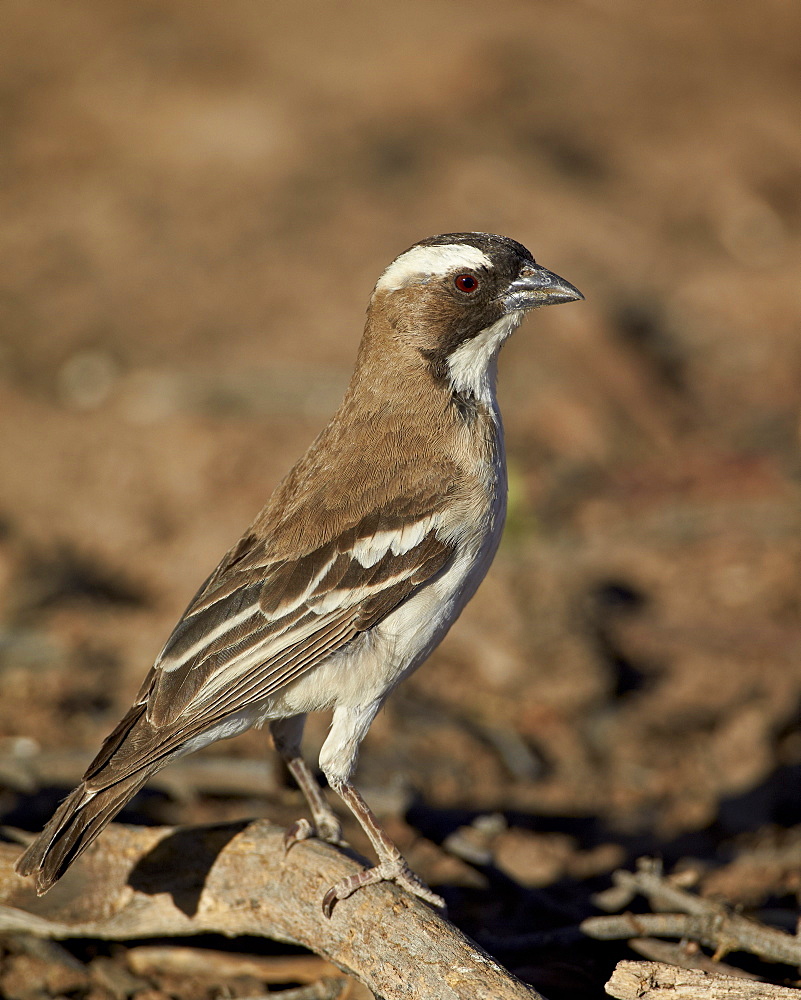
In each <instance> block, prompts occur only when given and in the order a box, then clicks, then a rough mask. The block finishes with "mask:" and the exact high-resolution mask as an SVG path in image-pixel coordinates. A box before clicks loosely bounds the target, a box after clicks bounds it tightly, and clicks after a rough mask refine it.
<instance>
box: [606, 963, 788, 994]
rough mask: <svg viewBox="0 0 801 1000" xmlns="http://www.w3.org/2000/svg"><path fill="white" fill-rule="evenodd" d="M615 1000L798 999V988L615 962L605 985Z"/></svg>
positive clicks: (705, 973)
mask: <svg viewBox="0 0 801 1000" xmlns="http://www.w3.org/2000/svg"><path fill="white" fill-rule="evenodd" d="M606 992H607V993H608V994H609V995H610V996H612V997H616V998H617V1000H660V998H663V997H664V998H665V1000H668V998H670V1000H799V998H801V991H799V990H792V989H788V988H787V987H785V986H771V985H770V984H769V983H755V982H753V981H752V980H749V979H735V978H734V977H732V976H718V975H713V974H712V973H709V972H699V971H697V970H692V969H679V968H677V967H676V966H675V965H662V964H660V963H659V962H619V963H618V966H617V968H616V969H615V971H614V972H613V973H612V978H611V979H610V980H609V982H608V983H607V984H606Z"/></svg>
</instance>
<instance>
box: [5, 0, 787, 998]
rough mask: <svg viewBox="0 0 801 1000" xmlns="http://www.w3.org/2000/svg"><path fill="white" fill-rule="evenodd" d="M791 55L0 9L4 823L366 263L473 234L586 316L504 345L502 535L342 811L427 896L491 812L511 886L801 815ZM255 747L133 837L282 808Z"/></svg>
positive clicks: (291, 421)
mask: <svg viewBox="0 0 801 1000" xmlns="http://www.w3.org/2000/svg"><path fill="white" fill-rule="evenodd" d="M799 38H801V7H799V5H797V4H794V3H791V2H789V0H764V2H763V3H761V4H759V5H743V4H709V3H707V4H698V3H685V2H682V0H680V2H675V0H651V2H650V3H648V4H646V5H643V4H641V3H638V2H636V0H559V2H555V0H553V2H546V0H538V2H520V0H518V2H514V0H506V2H503V3H500V4H483V3H478V2H467V3H459V4H456V3H451V2H444V0H426V2H420V0H414V2H408V3H406V4H403V5H398V4H389V3H383V2H375V3H372V4H362V3H357V2H352V0H339V2H337V3H322V2H318V3H296V4H279V3H271V2H266V0H261V2H256V0H227V2H226V3H224V4H221V3H208V2H191V3H190V2H188V0H187V2H185V0H159V2H150V0H146V2H137V3H126V2H122V0H102V2H100V0H71V2H70V3H69V4H62V3H54V4H50V5H47V6H46V7H42V6H41V5H33V4H30V3H26V2H24V0H6V3H5V4H4V5H3V14H2V31H0V115H2V126H0V185H1V186H0V217H1V218H2V226H1V227H0V338H1V339H0V414H2V427H3V431H2V439H1V441H0V613H1V615H2V620H1V621H0V629H1V631H0V693H1V696H0V779H2V783H3V788H4V790H2V791H0V807H2V812H3V817H4V819H5V821H6V822H9V823H14V824H16V825H18V826H23V827H28V828H33V827H36V826H37V824H39V823H41V822H43V821H44V819H46V818H47V816H48V815H49V811H50V809H51V808H52V806H53V804H54V802H55V801H56V800H57V798H58V797H59V796H61V795H63V794H64V792H65V791H66V789H67V787H68V786H71V784H72V783H73V781H74V780H77V779H78V777H79V776H80V773H81V772H82V770H83V767H84V765H85V764H86V763H87V762H88V759H89V758H90V757H91V756H92V754H93V753H94V751H95V749H96V748H97V746H98V744H99V742H100V740H101V739H102V738H103V736H105V734H106V733H107V732H108V731H109V730H110V728H112V727H113V725H114V724H115V723H116V721H117V719H118V717H119V716H120V715H121V713H122V712H123V711H124V710H125V709H126V708H127V706H128V704H129V703H130V700H131V698H132V697H133V695H134V694H135V692H136V690H137V688H138V686H139V683H140V681H141V679H142V677H143V676H144V673H145V672H146V670H147V669H148V667H149V665H150V663H151V662H152V660H153V658H154V656H155V655H156V653H157V652H158V650H159V649H160V647H161V644H162V643H163V641H164V639H165V637H166V635H167V634H168V632H169V630H170V628H171V626H172V624H173V623H174V621H175V620H176V618H177V616H178V615H179V614H180V612H181V611H182V609H183V607H184V606H185V604H186V603H187V602H188V600H189V598H190V597H191V596H192V594H193V593H194V591H195V589H196V587H197V586H198V584H199V583H200V581H201V580H202V579H203V578H204V577H205V576H206V575H207V573H208V572H209V571H210V570H211V569H212V568H213V566H214V565H215V564H216V562H217V560H218V559H219V557H220V556H221V554H222V553H223V552H224V550H225V549H226V548H227V547H228V546H229V545H230V544H232V543H233V542H234V541H235V540H236V539H237V538H238V536H239V534H240V532H241V531H242V529H243V528H244V526H245V525H246V524H247V523H248V522H249V521H250V520H251V519H252V517H253V516H254V514H255V513H256V511H257V510H258V509H259V507H260V506H261V504H262V503H263V501H264V499H265V498H266V497H267V495H268V494H269V492H270V491H271V490H272V488H273V486H274V485H275V484H276V482H277V481H278V479H279V478H280V477H281V476H282V475H283V474H284V473H285V472H286V471H287V469H288V468H289V466H290V465H291V463H292V462H293V461H294V460H295V459H296V458H297V457H298V456H299V455H300V453H301V452H302V451H303V450H304V449H305V447H306V446H307V445H308V443H309V442H310V441H311V439H312V438H313V437H314V435H315V434H316V433H317V431H318V430H319V429H320V428H321V427H322V425H323V424H324V422H325V421H326V420H327V418H328V416H329V415H330V414H331V412H332V411H333V409H334V408H335V406H336V405H337V403H338V400H339V398H340V395H341V393H342V391H343V389H344V387H345V385H346V382H347V379H348V377H349V373H350V370H351V367H352V363H353V360H354V357H355V352H356V347H357V344H358V341H359V337H360V334H361V329H362V324H363V316H364V309H365V306H366V303H367V299H368V297H369V294H370V291H371V289H372V286H373V283H374V282H375V280H376V278H377V276H378V274H379V273H380V271H381V270H382V269H383V268H384V267H385V266H386V264H387V263H389V261H390V260H391V259H392V258H393V257H395V256H396V255H397V254H398V253H399V252H401V251H402V250H404V249H405V248H406V247H407V246H409V245H410V244H411V243H413V242H415V241H416V240H418V239H420V238H422V237H425V236H428V235H432V234H434V233H439V232H449V231H460V230H484V231H489V232H496V233H502V234H505V235H509V236H512V237H514V238H515V239H517V240H519V241H520V242H522V243H524V244H525V245H526V246H528V247H529V248H530V249H531V250H532V251H533V253H534V255H535V256H536V257H537V259H538V260H539V261H540V262H541V263H543V264H544V265H545V266H546V267H548V268H551V269H553V270H555V271H557V272H558V273H559V274H562V275H563V276H564V277H566V278H567V279H568V280H569V281H571V282H573V283H575V284H576V285H577V286H578V287H579V288H581V290H582V291H583V292H584V294H585V296H586V302H584V303H581V304H577V305H573V306H570V307H569V308H563V309H562V308H560V309H549V310H546V311H544V312H542V313H540V314H537V315H536V316H534V317H532V318H530V319H529V320H527V322H526V324H525V326H524V327H523V328H522V329H521V330H520V331H519V333H518V334H517V335H516V337H515V338H513V340H512V341H511V342H510V343H509V344H508V346H507V347H506V348H505V349H504V352H503V355H502V358H501V366H500V398H501V405H502V409H503V412H504V417H505V423H506V427H507V442H508V449H509V463H510V478H511V505H510V515H509V523H508V527H507V531H506V535H505V539H504V542H503V545H502V548H501V550H500V553H499V555H498V557H497V559H496V562H495V564H494V566H493V568H492V570H491V572H490V574H489V577H488V579H487V580H486V582H485V583H484V585H483V586H482V588H481V590H480V591H479V594H478V596H477V598H476V599H475V600H474V601H473V603H472V604H471V605H470V606H469V608H468V609H467V611H466V612H465V614H464V615H463V617H462V619H461V620H460V622H459V623H458V624H457V625H456V627H455V628H454V629H453V631H452V633H451V635H450V636H449V637H448V639H447V640H446V641H445V642H444V643H443V645H442V647H441V648H440V649H439V650H438V651H437V652H436V653H435V655H434V656H433V657H432V658H431V662H430V663H429V664H428V665H427V666H426V667H425V668H424V669H422V670H421V671H420V672H419V673H418V674H417V675H416V676H414V677H413V678H412V679H411V680H410V681H408V682H407V683H406V684H405V685H404V687H403V688H402V689H400V690H399V691H398V692H396V694H395V696H394V697H393V698H392V699H391V700H390V702H389V704H388V706H387V708H386V710H385V711H384V712H383V713H382V715H381V716H380V717H379V719H378V720H377V721H376V723H375V724H374V726H373V728H372V731H371V733H370V735H369V736H368V738H367V741H366V744H365V747H364V753H363V759H362V764H361V766H360V772H359V781H360V784H361V786H362V787H363V788H364V790H365V794H366V796H367V798H368V800H370V799H371V796H372V800H373V801H374V803H375V804H376V806H377V807H378V809H379V811H381V812H382V813H383V814H384V816H385V817H386V818H387V821H388V822H389V823H390V825H391V826H392V828H393V832H394V833H395V835H396V836H397V837H398V838H399V840H400V841H401V842H402V843H403V844H404V846H405V847H406V849H407V850H408V851H409V852H410V859H411V860H412V861H413V862H415V863H416V864H417V867H418V868H419V869H421V870H422V872H423V874H427V875H428V877H429V878H431V879H432V881H436V880H437V873H438V872H439V874H440V876H441V878H440V881H444V882H448V881H449V880H450V881H451V882H458V881H459V878H463V879H466V880H467V882H469V878H468V876H467V875H465V874H464V873H462V874H461V875H460V874H459V873H458V872H456V873H454V871H455V870H454V869H453V868H447V865H446V862H445V861H444V860H443V858H442V857H441V856H440V854H441V852H440V853H438V852H439V851H440V849H439V848H438V847H435V844H439V843H441V842H442V840H443V838H445V837H446V836H447V835H448V832H449V831H453V830H454V829H457V828H458V827H459V824H464V823H468V822H469V821H470V820H471V818H474V817H475V816H476V815H479V814H492V813H495V812H501V813H502V814H503V815H504V817H505V822H506V826H507V829H505V830H503V829H502V827H503V823H501V825H500V826H499V827H497V828H495V829H496V834H497V835H498V837H500V840H498V841H497V842H496V845H495V846H496V852H495V854H496V861H497V863H498V865H499V868H500V870H502V871H503V872H505V873H506V874H507V875H509V876H510V877H511V878H513V879H517V880H518V881H519V882H521V883H522V884H526V885H528V886H539V887H546V886H549V885H552V884H556V883H559V882H560V880H561V881H562V882H564V880H565V879H568V880H569V879H573V880H574V881H579V880H581V879H585V878H590V877H597V878H603V877H604V876H605V875H606V873H608V872H609V871H610V870H611V869H612V868H613V867H614V866H615V865H616V864H619V863H621V861H622V860H624V859H625V858H626V857H627V856H628V855H629V854H630V853H631V852H632V851H634V850H638V849H640V848H645V849H651V850H657V849H658V850H659V851H661V852H662V853H663V854H665V855H666V856H667V857H676V858H677V857H679V856H680V855H681V852H682V851H685V850H688V849H692V850H693V851H694V852H695V854H696V855H698V856H703V857H709V858H712V857H715V856H719V854H720V852H721V851H725V850H728V849H729V846H727V845H730V844H731V843H732V842H733V841H732V838H736V837H737V836H741V835H743V834H755V833H757V832H758V831H760V830H762V829H763V828H765V827H768V826H769V825H771V824H772V825H773V826H774V827H775V826H776V825H779V826H783V827H787V826H792V825H793V824H794V823H795V822H797V821H798V819H799V807H801V792H800V791H799V782H798V778H799V776H801V657H800V656H799V653H801V619H800V618H799V592H800V585H801V504H800V503H799V500H800V499H801V489H800V481H799V474H800V473H801V463H799V409H798V401H799V389H800V388H801V338H800V337H799V334H800V333H801V282H799V259H800V251H801V105H800V104H799V93H801V59H799V48H798V39H799ZM325 724H326V720H314V721H313V722H312V724H311V725H310V728H309V732H308V749H309V753H310V754H312V755H313V754H314V753H315V751H316V750H317V748H318V747H319V744H320V743H321V741H322V739H323V738H324V734H325ZM267 742H268V741H267V737H266V736H265V735H264V734H262V733H249V734H247V735H246V736H244V737H242V738H240V739H238V740H236V741H234V742H231V743H227V744H218V745H217V746H216V747H214V748H211V750H209V751H207V757H209V758H210V763H213V760H216V759H218V758H219V757H220V755H221V754H225V755H228V756H229V757H231V758H233V759H234V760H236V761H238V762H239V764H241V766H242V768H243V770H242V772H241V773H242V775H250V776H251V777H250V778H247V777H245V778H243V782H242V786H243V787H242V788H240V789H239V791H238V792H236V794H235V791H236V790H235V789H233V786H232V785H231V784H230V782H229V784H228V785H226V784H225V781H223V782H222V784H219V782H218V784H217V785H215V781H214V779H212V778H209V776H208V773H206V772H203V773H204V774H205V775H206V777H205V778H203V779H202V780H201V778H197V781H196V782H195V779H194V778H193V777H192V774H190V773H189V772H188V771H185V772H182V774H183V777H181V775H180V774H179V775H178V776H176V777H175V778H174V779H172V784H171V785H169V784H162V785H159V784H158V781H157V782H156V785H155V786H154V788H151V790H150V792H146V793H144V795H143V796H141V797H140V798H139V800H137V802H136V803H134V805H133V806H132V808H131V810H129V811H128V813H127V814H126V817H128V818H135V819H136V818H138V819H143V820H145V821H149V822H177V821H183V822H192V821H199V820H206V819H225V818H229V817H233V816H247V815H254V814H258V815H265V814H266V815H270V816H272V817H275V818H279V819H282V820H289V819H292V818H294V817H295V815H296V814H297V811H298V809H299V808H300V800H299V799H298V797H297V795H296V793H295V792H294V791H293V790H291V789H289V788H285V787H284V786H285V782H284V780H283V777H282V775H281V774H280V773H278V771H277V770H276V768H275V765H274V763H271V762H270V757H269V754H268V753H267ZM188 766H189V765H188V762H187V767H188ZM249 767H250V768H251V770H250V771H248V770H247V768H249ZM271 768H272V770H271ZM209 773H211V772H209ZM233 773H234V772H232V771H231V772H227V774H228V778H230V779H231V781H233V779H232V778H231V775H232V774H233ZM236 773H237V774H238V773H239V772H236ZM257 774H258V775H261V777H260V778H259V779H258V780H257V778H256V777H255V776H256V775H257ZM195 777H197V776H195ZM226 780H228V779H226ZM164 781H165V782H167V781H168V779H167V778H166V776H165V778H164ZM249 781H252V783H251V784H248V782H249ZM258 781H261V783H262V785H261V786H259V785H258ZM193 782H195V783H193ZM234 784H235V782H234ZM248 788H252V789H254V790H257V791H258V794H255V793H254V794H252V795H247V794H244V793H243V789H245V790H246V789H248ZM262 793H264V794H266V796H267V800H268V801H267V803H266V804H265V798H264V794H262ZM499 830H500V831H501V832H500V833H499V832H498V831H499ZM349 832H350V833H351V835H352V838H353V840H354V843H356V844H357V845H359V846H363V845H362V844H361V841H360V840H359V837H358V835H357V833H356V831H353V830H351V831H349ZM454 864H455V862H454ZM437 865H440V866H442V865H446V867H445V868H441V867H440V868H439V869H438V868H437ZM427 866H428V867H427ZM443 871H444V872H445V874H442V872H443ZM574 995H575V994H574Z"/></svg>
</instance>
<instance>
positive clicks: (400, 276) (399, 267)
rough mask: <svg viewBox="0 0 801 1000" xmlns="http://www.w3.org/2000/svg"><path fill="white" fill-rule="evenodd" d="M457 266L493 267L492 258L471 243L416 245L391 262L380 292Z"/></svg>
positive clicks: (378, 290) (378, 286) (395, 289)
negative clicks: (433, 245) (437, 245)
mask: <svg viewBox="0 0 801 1000" xmlns="http://www.w3.org/2000/svg"><path fill="white" fill-rule="evenodd" d="M455 267H473V268H477V267H492V261H491V260H490V258H489V257H488V256H487V255H486V254H485V253H484V252H483V251H482V250H479V249H478V247H474V246H470V244H469V243H446V244H444V245H443V246H439V247H412V249H411V250H407V251H406V253H403V254H401V255H400V257H398V258H397V260H393V262H392V263H391V264H390V265H389V267H388V268H387V269H386V271H384V273H383V274H382V275H381V277H380V278H379V279H378V282H377V283H376V286H375V290H376V291H377V292H394V291H397V289H399V288H405V287H406V286H407V285H411V284H414V283H415V282H416V281H419V280H420V279H422V278H429V277H433V276H436V275H445V274H447V273H448V271H451V270H453V268H455Z"/></svg>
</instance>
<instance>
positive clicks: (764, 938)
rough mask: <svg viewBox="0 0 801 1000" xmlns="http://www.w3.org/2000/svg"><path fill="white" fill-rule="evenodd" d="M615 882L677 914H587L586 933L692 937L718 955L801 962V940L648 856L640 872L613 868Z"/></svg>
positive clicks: (614, 936) (583, 927)
mask: <svg viewBox="0 0 801 1000" xmlns="http://www.w3.org/2000/svg"><path fill="white" fill-rule="evenodd" d="M613 880H614V882H615V885H616V887H619V888H620V889H622V890H623V891H624V892H625V893H626V898H627V899H630V898H631V897H632V896H634V895H635V894H637V893H640V894H642V895H643V896H645V897H646V898H647V899H648V900H649V902H650V903H651V905H652V907H653V908H654V909H656V910H668V909H669V910H678V911H679V912H678V913H638V914H634V913H622V914H618V915H616V916H610V917H588V918H587V919H586V920H583V921H582V923H581V925H580V927H581V930H582V932H583V933H584V934H586V935H588V937H592V938H595V939H596V940H607V941H608V940H613V939H621V938H622V939H625V938H631V937H677V938H689V939H690V940H693V941H698V942H700V943H701V944H703V945H706V946H707V947H708V948H712V949H714V951H715V957H716V958H722V957H723V956H724V955H727V954H728V953H729V952H732V951H747V952H750V953H751V954H752V955H757V956H758V957H759V958H761V959H763V960H764V961H766V962H783V963H784V964H786V965H794V966H799V965H801V938H799V937H794V936H792V935H790V934H786V933H785V932H784V931H780V930H776V929H775V928H773V927H768V926H766V925H765V924H760V923H757V922H756V921H754V920H749V919H748V918H747V917H742V916H740V915H739V914H738V913H732V912H731V911H730V910H729V909H727V908H726V907H725V906H723V905H722V904H721V903H717V902H715V901H713V900H711V899H704V898H703V897H701V896H696V895H695V894H693V893H690V892H687V891H686V890H685V889H682V888H680V887H679V886H678V885H677V884H676V883H675V881H672V880H671V879H670V878H666V877H665V876H664V875H662V873H661V871H660V870H659V867H658V865H656V864H655V863H654V862H651V861H649V860H648V859H641V861H640V863H639V868H638V870H637V871H636V872H627V871H617V872H615V873H614V875H613ZM623 905H626V904H625V902H623Z"/></svg>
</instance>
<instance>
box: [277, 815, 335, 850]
mask: <svg viewBox="0 0 801 1000" xmlns="http://www.w3.org/2000/svg"><path fill="white" fill-rule="evenodd" d="M312 837H314V838H315V839H316V840H324V841H325V842H326V843H327V844H333V846H334V847H348V846H349V845H348V842H347V841H346V840H345V839H344V837H343V836H342V827H341V825H340V823H339V820H338V819H337V818H336V816H335V815H334V814H333V813H331V815H330V816H318V817H317V818H316V819H315V821H314V824H312V823H310V822H309V821H308V820H307V819H299V820H298V821H297V822H296V823H293V824H292V826H290V827H288V828H287V830H286V833H285V834H284V852H285V853H286V852H287V851H288V850H289V849H290V848H291V847H294V846H295V844H299V843H300V842H301V841H302V840H310V839H311V838H312Z"/></svg>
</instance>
